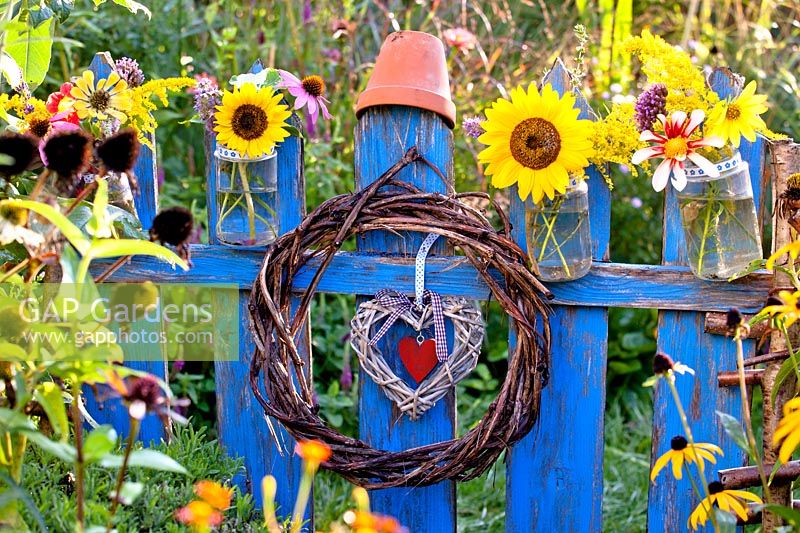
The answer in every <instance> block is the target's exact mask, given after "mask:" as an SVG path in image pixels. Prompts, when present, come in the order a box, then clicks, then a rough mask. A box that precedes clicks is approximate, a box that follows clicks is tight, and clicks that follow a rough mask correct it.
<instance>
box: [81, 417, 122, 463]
mask: <svg viewBox="0 0 800 533" xmlns="http://www.w3.org/2000/svg"><path fill="white" fill-rule="evenodd" d="M116 446H117V432H116V431H114V428H112V427H111V426H106V425H103V426H99V427H97V428H95V430H94V431H92V432H91V433H89V435H88V436H87V437H86V440H85V441H84V443H83V460H84V461H85V462H86V464H92V463H96V462H97V461H100V460H101V459H104V458H105V457H106V456H107V455H108V454H109V453H111V451H112V450H113V449H114V448H116Z"/></svg>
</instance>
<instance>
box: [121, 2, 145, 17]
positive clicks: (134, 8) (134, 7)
mask: <svg viewBox="0 0 800 533" xmlns="http://www.w3.org/2000/svg"><path fill="white" fill-rule="evenodd" d="M113 1H114V3H115V4H117V5H118V6H122V7H124V8H126V9H127V10H128V11H130V12H131V13H133V14H134V15H135V14H136V13H138V12H139V11H141V12H142V13H144V14H145V16H147V18H150V17H152V16H153V15H152V13H150V10H149V9H147V6H145V5H144V4H140V3H139V2H135V1H134V0H113Z"/></svg>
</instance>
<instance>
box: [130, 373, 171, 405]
mask: <svg viewBox="0 0 800 533" xmlns="http://www.w3.org/2000/svg"><path fill="white" fill-rule="evenodd" d="M161 399H162V397H161V386H160V385H159V384H158V381H157V380H156V379H155V378H154V377H152V376H142V377H137V378H133V379H132V380H131V382H130V383H129V385H128V394H127V395H126V396H125V400H127V401H129V402H136V401H140V402H142V403H144V404H145V405H146V406H147V410H148V411H151V410H153V409H155V408H156V407H157V406H158V405H159V404H160V403H161Z"/></svg>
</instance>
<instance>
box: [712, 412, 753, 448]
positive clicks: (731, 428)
mask: <svg viewBox="0 0 800 533" xmlns="http://www.w3.org/2000/svg"><path fill="white" fill-rule="evenodd" d="M717 417H719V421H720V423H721V424H722V427H723V429H725V433H727V434H728V436H729V437H730V438H731V439H733V442H735V443H736V445H737V446H738V447H739V448H741V449H742V450H744V451H745V452H746V453H747V454H750V446H749V445H748V443H747V436H746V435H745V433H744V428H743V427H742V425H741V424H740V423H739V421H738V420H736V418H734V417H732V416H731V415H729V414H727V413H723V412H722V411H717Z"/></svg>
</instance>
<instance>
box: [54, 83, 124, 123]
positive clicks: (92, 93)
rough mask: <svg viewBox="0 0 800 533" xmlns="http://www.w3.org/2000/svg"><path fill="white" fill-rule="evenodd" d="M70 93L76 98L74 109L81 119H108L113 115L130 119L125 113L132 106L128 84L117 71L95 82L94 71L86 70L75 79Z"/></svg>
mask: <svg viewBox="0 0 800 533" xmlns="http://www.w3.org/2000/svg"><path fill="white" fill-rule="evenodd" d="M69 94H70V97H71V98H72V99H73V100H74V103H73V104H72V105H73V109H74V110H75V112H76V113H77V114H78V118H80V119H81V120H83V119H86V118H90V119H97V120H107V119H108V118H109V117H112V118H115V119H117V120H119V121H120V122H125V121H126V120H127V119H128V117H127V115H126V114H125V113H126V111H128V110H129V109H130V107H131V101H130V98H129V95H128V84H127V82H125V80H123V79H122V78H120V77H119V74H117V73H116V72H111V74H109V75H108V78H103V79H100V80H97V84H95V80H94V73H93V72H92V71H91V70H86V71H84V73H83V74H82V75H81V76H80V77H79V78H78V79H76V80H75V85H74V86H73V87H72V89H71V90H70V92H69Z"/></svg>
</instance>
